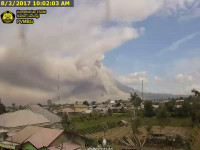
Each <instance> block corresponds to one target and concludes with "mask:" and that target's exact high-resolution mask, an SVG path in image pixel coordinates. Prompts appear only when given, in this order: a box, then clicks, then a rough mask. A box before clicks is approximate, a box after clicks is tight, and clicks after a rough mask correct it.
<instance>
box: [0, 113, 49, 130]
mask: <svg viewBox="0 0 200 150" xmlns="http://www.w3.org/2000/svg"><path fill="white" fill-rule="evenodd" d="M50 123H51V122H50V121H49V120H48V119H47V118H46V117H44V116H43V115H41V114H38V113H34V112H32V111H30V110H19V111H16V112H13V113H5V114H2V115H0V128H1V129H7V130H15V129H20V128H22V127H24V126H28V125H38V126H45V125H48V124H50Z"/></svg>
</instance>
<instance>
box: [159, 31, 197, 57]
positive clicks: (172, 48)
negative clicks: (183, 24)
mask: <svg viewBox="0 0 200 150" xmlns="http://www.w3.org/2000/svg"><path fill="white" fill-rule="evenodd" d="M199 34H200V33H199V32H198V33H193V34H190V35H188V36H186V37H184V38H182V39H180V40H178V41H175V42H174V43H172V44H171V45H170V46H169V47H167V48H166V49H164V50H162V51H160V52H159V53H158V55H162V54H164V53H166V52H170V51H177V50H179V48H180V46H181V45H182V44H184V43H186V42H188V41H189V40H191V39H193V38H195V37H196V36H198V35H199Z"/></svg>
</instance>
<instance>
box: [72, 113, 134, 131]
mask: <svg viewBox="0 0 200 150" xmlns="http://www.w3.org/2000/svg"><path fill="white" fill-rule="evenodd" d="M82 118H84V119H82ZM71 119H72V120H74V123H76V125H77V128H78V131H79V132H80V133H83V134H86V133H95V132H100V131H103V128H102V127H101V126H102V124H107V126H108V128H113V127H116V126H117V123H118V122H119V121H121V120H125V121H129V120H130V119H131V118H130V117H129V116H127V115H125V114H113V115H112V116H109V115H106V116H95V117H91V116H89V115H84V116H80V115H78V116H72V118H71Z"/></svg>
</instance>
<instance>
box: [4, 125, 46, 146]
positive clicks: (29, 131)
mask: <svg viewBox="0 0 200 150" xmlns="http://www.w3.org/2000/svg"><path fill="white" fill-rule="evenodd" d="M40 129H42V128H41V127H37V126H28V127H25V128H24V129H22V130H20V131H19V132H17V133H16V134H15V135H14V136H12V137H10V138H8V139H6V140H7V141H12V142H15V143H19V144H21V143H23V142H24V141H26V140H27V139H28V138H29V137H31V136H32V135H33V134H35V133H36V132H37V131H38V130H40Z"/></svg>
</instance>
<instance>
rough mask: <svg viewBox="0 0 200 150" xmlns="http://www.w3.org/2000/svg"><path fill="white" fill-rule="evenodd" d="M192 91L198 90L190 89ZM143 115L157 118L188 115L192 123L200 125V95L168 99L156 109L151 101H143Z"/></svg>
mask: <svg viewBox="0 0 200 150" xmlns="http://www.w3.org/2000/svg"><path fill="white" fill-rule="evenodd" d="M192 91H193V92H194V91H195V92H198V91H196V90H192ZM142 114H143V116H144V117H154V116H156V117H158V118H159V119H162V118H168V117H190V118H191V119H192V121H193V123H194V124H197V125H198V127H200V95H198V94H195V96H189V97H187V98H184V100H183V101H176V100H175V99H173V100H170V101H169V102H166V103H164V104H161V105H160V106H159V108H158V109H155V108H154V107H153V101H148V100H147V101H145V102H144V111H143V112H142Z"/></svg>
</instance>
